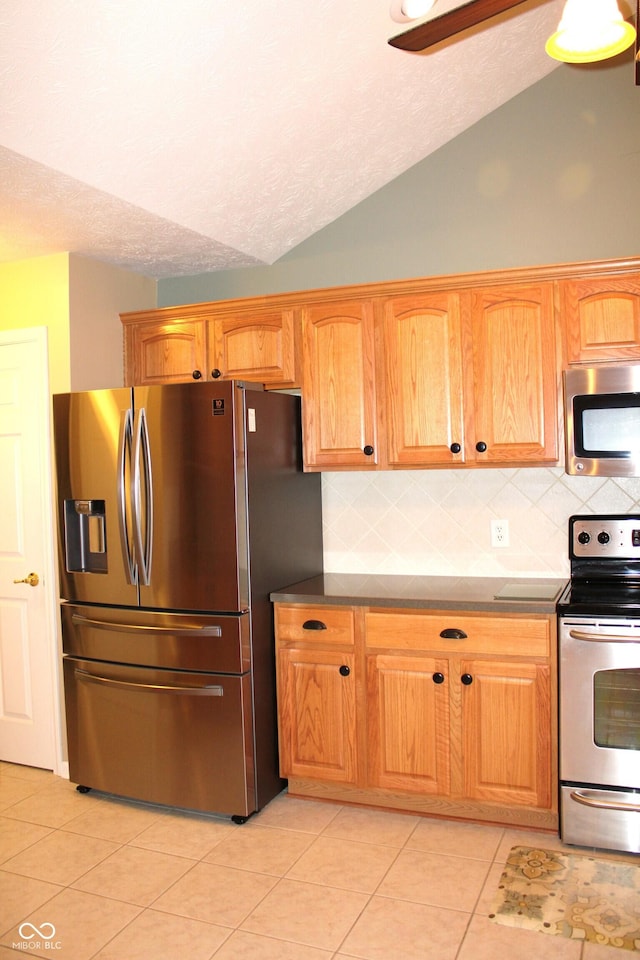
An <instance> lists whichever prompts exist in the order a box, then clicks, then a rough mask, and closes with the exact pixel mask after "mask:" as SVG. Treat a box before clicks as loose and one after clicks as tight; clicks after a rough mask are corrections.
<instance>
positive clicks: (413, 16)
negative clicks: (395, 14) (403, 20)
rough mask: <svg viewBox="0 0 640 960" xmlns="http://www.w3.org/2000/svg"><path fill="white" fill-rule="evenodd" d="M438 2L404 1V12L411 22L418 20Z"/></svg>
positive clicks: (402, 7)
mask: <svg viewBox="0 0 640 960" xmlns="http://www.w3.org/2000/svg"><path fill="white" fill-rule="evenodd" d="M435 2H436V0H402V6H401V9H402V12H403V13H404V15H405V17H408V18H409V20H417V19H418V17H423V16H424V15H425V13H428V12H429V10H431V7H432V6H433V5H434V3H435Z"/></svg>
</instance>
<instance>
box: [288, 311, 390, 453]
mask: <svg viewBox="0 0 640 960" xmlns="http://www.w3.org/2000/svg"><path fill="white" fill-rule="evenodd" d="M302 331H303V397H304V401H303V404H302V416H303V435H304V456H305V464H306V465H307V466H308V467H312V468H313V467H324V468H333V467H363V468H366V467H369V468H373V467H375V466H376V464H377V462H378V453H377V449H376V422H375V416H376V414H375V411H376V398H375V381H374V331H373V304H372V301H370V300H364V301H359V300H354V301H340V302H333V303H323V304H317V305H314V306H309V307H305V308H304V309H303V314H302Z"/></svg>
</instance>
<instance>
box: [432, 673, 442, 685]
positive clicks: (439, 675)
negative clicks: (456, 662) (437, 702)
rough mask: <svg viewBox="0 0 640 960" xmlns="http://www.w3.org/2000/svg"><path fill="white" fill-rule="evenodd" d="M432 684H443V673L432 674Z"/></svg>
mask: <svg viewBox="0 0 640 960" xmlns="http://www.w3.org/2000/svg"><path fill="white" fill-rule="evenodd" d="M433 682H434V683H444V673H434V675H433Z"/></svg>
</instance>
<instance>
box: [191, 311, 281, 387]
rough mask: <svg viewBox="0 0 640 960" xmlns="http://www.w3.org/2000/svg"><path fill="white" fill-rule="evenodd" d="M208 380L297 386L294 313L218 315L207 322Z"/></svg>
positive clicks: (258, 312) (272, 312)
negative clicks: (219, 378) (248, 381)
mask: <svg viewBox="0 0 640 960" xmlns="http://www.w3.org/2000/svg"><path fill="white" fill-rule="evenodd" d="M207 332H208V344H209V347H208V376H210V377H212V378H213V379H214V380H215V379H217V378H218V377H223V378H224V379H226V380H229V379H235V380H250V381H257V382H258V383H266V384H270V385H277V386H282V387H285V386H288V387H291V386H299V380H298V375H297V370H296V351H295V329H294V311H293V310H279V309H278V310H270V311H251V312H246V313H235V314H228V315H226V316H225V315H224V313H222V314H217V315H216V317H215V319H213V320H209V321H208V331H207Z"/></svg>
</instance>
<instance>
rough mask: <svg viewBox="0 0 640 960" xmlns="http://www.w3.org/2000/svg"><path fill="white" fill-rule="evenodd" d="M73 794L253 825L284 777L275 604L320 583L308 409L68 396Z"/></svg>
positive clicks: (131, 393) (61, 455)
mask: <svg viewBox="0 0 640 960" xmlns="http://www.w3.org/2000/svg"><path fill="white" fill-rule="evenodd" d="M54 417H55V449H56V463H57V479H58V500H59V510H58V517H59V567H60V585H61V598H62V603H61V613H62V638H63V653H64V682H65V700H66V718H67V732H68V748H69V769H70V776H71V779H72V780H73V781H74V782H76V783H77V784H79V786H80V788H83V789H87V788H90V787H95V788H97V789H100V790H104V791H107V792H109V793H114V794H120V795H123V796H127V797H132V798H136V799H139V800H145V801H151V802H156V803H161V804H167V805H172V806H180V807H185V808H191V809H195V810H206V811H211V812H218V813H224V814H230V815H232V816H233V817H235V818H236V819H240V820H242V819H245V818H246V817H247V816H249V815H250V814H251V813H253V812H255V811H256V810H258V809H260V808H261V807H262V806H263V805H264V804H265V803H266V802H268V801H269V800H270V799H271V798H272V797H273V796H275V794H276V793H278V792H279V791H280V790H281V789H282V786H283V783H282V781H281V780H280V778H279V776H278V761H277V734H276V709H275V680H274V640H273V627H272V611H271V604H270V602H269V593H270V592H271V591H272V590H274V589H278V588H281V587H283V586H285V585H286V584H288V583H291V582H293V581H296V580H300V579H302V578H305V577H308V576H312V575H315V574H317V573H319V572H321V571H322V518H321V498H320V477H319V475H315V474H305V473H303V471H302V463H301V452H300V399H299V398H298V397H294V396H289V395H286V394H275V393H266V392H264V391H263V390H262V389H259V388H252V387H251V386H250V385H244V384H240V383H236V382H216V383H199V384H175V385H168V386H158V387H135V388H122V389H116V390H99V391H95V392H90V393H78V394H61V395H57V396H55V397H54Z"/></svg>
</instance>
